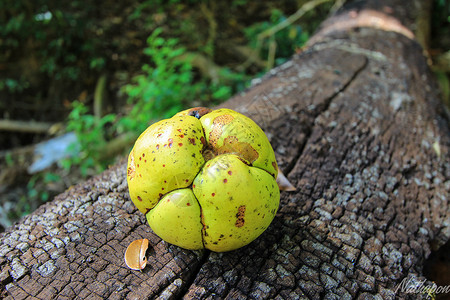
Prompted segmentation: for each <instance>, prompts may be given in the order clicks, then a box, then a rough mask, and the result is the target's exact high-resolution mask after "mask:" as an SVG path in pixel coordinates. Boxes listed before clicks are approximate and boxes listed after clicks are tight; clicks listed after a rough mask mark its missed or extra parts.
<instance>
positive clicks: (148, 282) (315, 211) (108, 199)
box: [0, 1, 450, 299]
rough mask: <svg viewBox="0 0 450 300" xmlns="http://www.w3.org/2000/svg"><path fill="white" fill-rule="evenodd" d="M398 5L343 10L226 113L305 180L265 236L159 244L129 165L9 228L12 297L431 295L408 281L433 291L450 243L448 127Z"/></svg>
mask: <svg viewBox="0 0 450 300" xmlns="http://www.w3.org/2000/svg"><path fill="white" fill-rule="evenodd" d="M380 2H383V3H385V5H383V3H380ZM402 2H403V3H407V4H408V5H410V4H411V2H410V1H374V2H371V1H368V2H364V3H363V4H361V2H358V3H359V5H358V6H354V7H346V8H345V9H343V10H342V11H341V12H339V13H338V14H337V15H336V16H335V17H331V18H330V19H328V20H327V21H326V22H325V23H324V24H323V26H322V27H321V29H320V30H319V31H318V33H317V34H316V35H315V36H314V37H313V38H312V40H311V42H310V44H309V45H308V47H306V48H305V49H303V51H302V52H301V53H299V54H297V55H295V56H294V57H293V58H292V60H291V61H289V62H287V63H285V64H283V65H281V66H280V67H277V68H275V69H273V70H271V71H270V72H269V73H268V74H267V75H266V76H265V77H264V78H262V79H261V80H256V82H255V83H254V85H253V87H252V88H250V89H249V90H248V91H247V92H246V93H244V94H243V95H239V96H236V97H235V98H233V99H231V100H229V101H228V102H226V103H224V104H223V105H222V106H224V107H229V108H232V109H235V110H238V111H240V112H242V113H244V114H247V115H248V116H250V117H252V118H253V119H254V120H255V121H256V122H258V123H259V124H260V125H261V127H262V128H263V129H264V130H265V132H266V133H267V135H268V136H269V138H270V140H271V143H272V145H273V147H274V149H275V151H276V154H277V160H278V162H279V165H280V168H281V169H282V170H283V172H284V173H285V174H286V175H287V176H288V178H289V179H290V180H291V181H292V183H294V185H295V186H296V187H297V192H282V193H281V205H280V209H279V211H278V214H277V216H276V217H275V219H274V221H273V223H272V224H271V225H270V227H269V228H268V230H267V231H266V232H265V233H263V234H262V236H260V237H259V238H258V239H257V240H255V241H254V242H252V243H251V244H249V245H248V246H246V247H244V248H241V249H239V250H237V251H232V252H227V253H214V252H209V251H188V250H183V249H181V248H179V247H176V246H173V245H170V244H167V243H165V242H163V241H161V240H160V239H159V238H158V237H157V236H156V235H155V234H154V233H153V232H152V231H151V229H150V227H149V226H148V225H147V222H146V220H145V217H144V216H143V215H142V214H141V213H139V212H138V211H137V210H136V208H135V207H134V205H133V203H132V202H131V201H130V199H129V196H128V191H127V184H126V164H125V163H121V164H119V165H117V166H114V167H112V168H111V169H110V170H108V171H106V172H104V173H103V174H101V175H99V176H97V177H95V178H93V179H92V180H89V181H87V182H85V183H81V184H79V185H77V186H75V187H73V188H72V189H70V190H68V191H67V192H65V193H64V194H61V195H60V196H58V197H57V198H56V199H55V200H54V201H52V202H51V203H48V204H46V205H44V206H42V207H41V208H39V209H38V210H37V211H36V212H34V213H33V214H31V215H29V216H27V217H25V218H24V219H23V220H22V221H21V222H20V223H19V224H17V225H15V226H13V227H11V228H8V229H7V230H6V232H4V233H3V234H1V236H0V239H1V247H0V267H1V272H0V280H1V284H2V291H1V294H0V295H3V296H6V297H7V298H11V299H12V298H14V299H22V298H27V297H32V296H34V297H37V298H39V299H52V298H56V297H58V298H59V299H64V298H75V297H79V298H81V299H104V298H111V299H121V298H131V299H138V298H153V297H160V298H162V299H167V298H172V297H183V296H184V297H186V298H200V299H203V298H227V297H228V298H229V299H234V298H239V299H244V298H246V297H248V298H258V299H259V298H261V299H265V298H278V299H295V298H304V297H306V298H310V299H319V298H327V299H338V298H340V297H344V298H345V299H348V298H358V299H372V296H374V295H378V296H381V298H384V299H390V298H394V297H395V295H397V296H400V297H401V298H408V297H409V298H412V299H418V298H421V297H422V298H425V297H426V293H425V292H424V290H423V289H422V290H416V291H413V290H412V289H411V288H412V287H413V286H414V285H417V284H419V282H422V281H424V280H425V282H424V284H423V285H424V286H427V285H430V284H431V282H430V281H429V280H427V279H426V278H425V277H424V275H423V271H422V270H423V268H424V263H425V259H426V258H427V257H428V256H429V255H430V253H431V251H433V250H435V249H437V248H439V247H440V246H442V245H443V244H445V243H446V242H447V241H448V240H449V236H450V225H449V218H450V212H449V208H448V198H449V189H450V185H449V177H450V176H449V175H450V174H449V172H450V169H449V163H450V161H449V145H450V131H449V127H448V123H447V121H448V120H447V119H446V116H445V115H444V114H443V113H442V111H443V108H442V106H441V104H440V103H439V100H438V97H437V95H436V92H435V91H436V86H435V84H434V82H433V80H432V78H431V75H430V71H429V69H428V66H427V64H426V59H425V58H424V57H423V55H422V49H421V48H420V46H419V45H418V43H417V42H416V41H414V40H413V39H411V38H412V35H411V32H410V31H409V30H408V29H407V27H408V26H411V25H412V24H413V21H412V20H413V17H414V16H413V15H409V14H412V13H414V12H415V11H417V10H418V9H420V7H415V8H414V9H412V8H411V7H408V9H406V8H405V9H403V7H406V6H405V5H403V6H402V5H401V4H402ZM368 9H371V10H368ZM398 20H401V21H402V22H403V23H400V21H398ZM402 24H403V25H402ZM141 238H148V239H149V241H150V248H149V251H148V253H147V255H148V261H149V263H148V265H147V267H146V268H145V269H144V270H143V271H142V272H139V271H133V270H130V269H128V268H127V267H126V266H125V263H124V260H123V256H124V251H125V249H126V247H127V246H128V244H129V243H130V242H131V241H133V240H136V239H141ZM407 287H409V288H410V290H409V291H410V292H417V293H412V294H411V293H410V294H408V293H407V289H406V288H407Z"/></svg>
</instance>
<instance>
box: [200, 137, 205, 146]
mask: <svg viewBox="0 0 450 300" xmlns="http://www.w3.org/2000/svg"><path fill="white" fill-rule="evenodd" d="M200 142H202V144H203V146H205V145H206V141H205V137H203V136H202V137H201V138H200Z"/></svg>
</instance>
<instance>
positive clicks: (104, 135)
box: [63, 29, 231, 175]
mask: <svg viewBox="0 0 450 300" xmlns="http://www.w3.org/2000/svg"><path fill="white" fill-rule="evenodd" d="M161 33H162V30H161V29H157V30H155V31H154V32H153V33H152V34H151V35H150V36H149V38H148V39H147V47H146V48H145V49H144V54H145V55H147V56H148V57H149V60H150V63H148V64H145V65H144V66H143V67H142V74H139V75H136V76H135V77H134V78H133V79H132V83H130V84H127V85H125V86H124V87H123V92H124V93H125V94H126V95H127V96H128V104H129V105H130V106H131V109H130V110H129V112H128V114H126V115H124V116H122V117H121V118H119V117H118V116H117V115H116V114H109V115H106V116H104V117H102V118H96V117H95V116H93V115H92V114H90V113H89V109H88V107H86V106H85V105H84V104H83V103H81V102H78V101H75V102H74V103H73V109H72V112H71V113H70V115H69V119H68V125H67V130H69V131H74V132H75V133H76V134H77V136H78V140H79V142H80V146H81V153H80V155H79V156H77V157H73V158H70V159H67V160H65V161H64V163H63V165H64V167H65V168H67V169H68V168H70V167H71V166H72V165H77V166H80V167H81V172H82V174H83V175H89V174H92V173H95V172H98V171H99V170H102V169H103V168H104V167H105V166H106V164H107V163H108V161H105V160H104V157H103V152H104V149H105V147H106V145H107V143H108V141H110V140H111V139H112V138H114V137H116V136H118V135H120V134H126V133H130V132H131V133H134V134H136V135H137V134H139V133H140V132H142V131H143V130H145V128H147V127H148V126H149V125H150V124H151V123H152V122H154V121H157V120H158V119H161V118H167V117H170V116H172V115H173V114H175V113H177V112H178V111H180V110H182V109H184V108H186V107H188V106H190V105H191V104H192V103H193V101H194V100H196V101H197V102H200V103H202V102H210V101H212V102H213V103H214V102H217V101H221V100H224V99H227V98H229V97H230V96H231V88H230V87H228V86H224V85H220V84H210V83H209V82H208V80H206V79H200V80H195V81H194V73H193V70H192V66H191V64H190V62H189V61H188V60H186V59H185V58H184V57H183V55H184V54H185V53H186V50H185V49H184V48H183V47H180V46H179V42H178V40H177V39H175V38H163V37H161ZM224 72H226V71H224Z"/></svg>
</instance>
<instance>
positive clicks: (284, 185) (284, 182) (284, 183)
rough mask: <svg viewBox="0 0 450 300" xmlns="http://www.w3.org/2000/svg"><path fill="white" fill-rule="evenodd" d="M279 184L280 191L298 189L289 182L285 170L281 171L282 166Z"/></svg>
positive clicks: (279, 172) (279, 173)
mask: <svg viewBox="0 0 450 300" xmlns="http://www.w3.org/2000/svg"><path fill="white" fill-rule="evenodd" d="M277 184H278V187H279V188H280V191H288V192H293V191H295V190H296V188H295V186H293V185H292V183H290V182H289V180H288V179H287V178H286V176H284V174H283V172H281V170H280V168H278V176H277Z"/></svg>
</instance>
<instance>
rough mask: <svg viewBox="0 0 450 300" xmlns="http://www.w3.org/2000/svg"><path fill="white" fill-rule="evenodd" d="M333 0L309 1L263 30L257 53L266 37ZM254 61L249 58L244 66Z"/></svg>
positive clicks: (267, 65)
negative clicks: (285, 17)
mask: <svg viewBox="0 0 450 300" xmlns="http://www.w3.org/2000/svg"><path fill="white" fill-rule="evenodd" d="M330 1H332V0H312V1H309V2H307V3H305V4H303V5H302V7H300V9H299V10H297V11H296V12H295V13H294V14H293V15H290V16H289V17H288V18H287V19H286V20H284V21H283V22H280V23H278V24H276V25H275V26H272V27H270V28H269V29H267V30H265V31H263V32H261V33H260V34H258V37H257V39H256V50H255V53H257V54H258V55H259V53H260V51H261V47H262V41H263V40H264V39H266V38H271V37H273V36H274V35H275V34H276V33H277V32H278V31H280V30H283V29H284V28H286V27H288V26H290V25H292V24H293V23H294V22H296V21H297V20H298V19H300V18H301V17H302V16H303V15H304V14H306V13H307V12H309V11H311V10H313V9H314V8H316V6H318V5H320V4H322V3H325V2H330ZM273 43H276V42H275V40H273ZM271 44H272V43H271ZM270 47H271V48H272V49H269V52H270V50H272V51H273V50H274V47H276V45H275V46H274V45H270ZM270 55H273V56H274V54H272V53H270V54H269V58H268V61H267V63H266V68H267V69H270V68H272V67H273V66H271V64H272V63H271V59H272V58H271V57H270ZM251 62H252V61H250V60H247V61H246V62H244V64H243V65H244V68H247V67H248V66H249V65H250V64H251Z"/></svg>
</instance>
